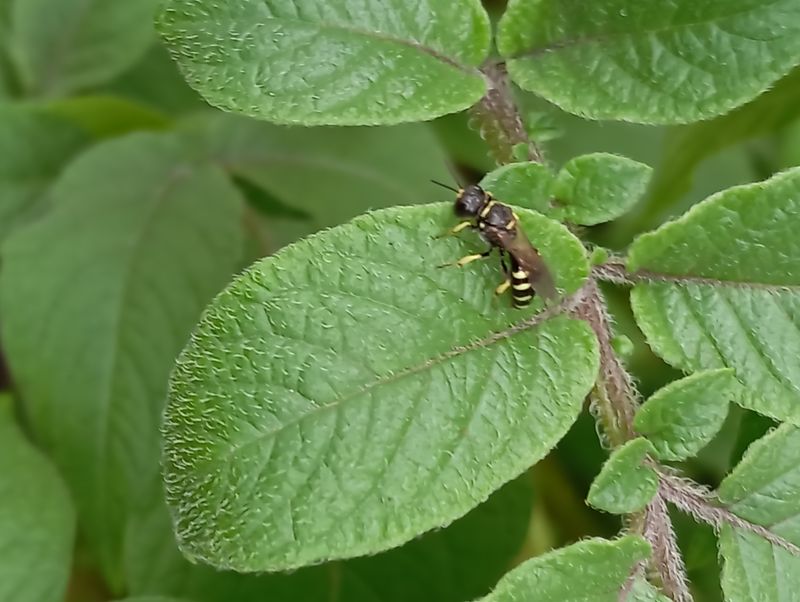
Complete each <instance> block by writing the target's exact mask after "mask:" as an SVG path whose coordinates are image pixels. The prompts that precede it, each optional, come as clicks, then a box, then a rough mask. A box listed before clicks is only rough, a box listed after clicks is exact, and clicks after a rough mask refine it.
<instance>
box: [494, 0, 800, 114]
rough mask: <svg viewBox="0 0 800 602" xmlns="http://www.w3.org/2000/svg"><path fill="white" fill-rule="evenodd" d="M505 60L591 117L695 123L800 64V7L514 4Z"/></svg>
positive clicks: (732, 1) (502, 31)
mask: <svg viewBox="0 0 800 602" xmlns="http://www.w3.org/2000/svg"><path fill="white" fill-rule="evenodd" d="M497 43H498V47H499V49H500V53H501V54H502V55H503V56H504V57H506V58H507V59H508V70H509V73H510V74H511V77H512V78H513V79H514V81H515V82H516V83H517V84H519V85H520V86H521V87H522V88H524V89H526V90H530V91H531V92H536V93H537V94H539V95H541V96H543V97H544V98H546V99H547V100H549V101H551V102H554V103H555V104H557V105H558V106H560V107H561V108H563V109H565V110H567V111H569V112H571V113H575V114H576V115H581V116H583V117H588V118H590V119H622V120H625V121H634V122H639V123H686V122H690V121H698V120H700V119H707V118H709V117H713V116H715V115H720V114H722V113H726V112H728V111H730V110H731V109H733V108H735V107H737V106H739V105H741V104H743V103H745V102H747V101H748V100H750V99H752V98H755V97H756V96H758V95H759V94H760V93H761V92H763V91H764V90H765V89H767V88H768V87H769V86H770V84H772V83H773V82H775V81H776V80H778V79H779V78H780V77H782V76H783V75H785V74H786V73H788V72H789V70H790V69H791V68H792V67H794V66H795V65H796V64H798V63H800V5H798V3H797V2H796V1H795V0H773V1H771V2H763V1H762V0H713V1H706V2H695V1H694V0H673V1H671V2H640V3H635V2H630V0H601V1H596V2H568V3H564V2H560V1H559V0H539V1H538V2H531V1H529V0H511V1H510V2H509V6H508V10H507V11H506V13H505V14H504V15H503V18H502V19H501V21H500V27H499V33H498V39H497Z"/></svg>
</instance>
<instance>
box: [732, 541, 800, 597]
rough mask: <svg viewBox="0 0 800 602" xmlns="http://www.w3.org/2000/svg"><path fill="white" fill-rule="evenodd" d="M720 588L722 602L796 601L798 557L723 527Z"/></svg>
mask: <svg viewBox="0 0 800 602" xmlns="http://www.w3.org/2000/svg"><path fill="white" fill-rule="evenodd" d="M719 551H720V555H721V556H722V558H723V563H722V577H721V580H722V589H723V591H724V592H725V600H726V602H762V601H766V600H786V601H787V602H789V601H792V600H797V594H798V592H800V558H799V557H797V556H794V555H793V554H791V553H790V552H789V551H787V550H785V549H783V548H782V547H780V546H776V545H773V544H771V543H769V542H768V541H766V540H764V539H763V538H761V537H759V536H758V535H755V534H753V533H751V532H749V531H745V530H741V529H735V528H734V527H731V526H730V525H723V526H722V528H721V530H720V536H719Z"/></svg>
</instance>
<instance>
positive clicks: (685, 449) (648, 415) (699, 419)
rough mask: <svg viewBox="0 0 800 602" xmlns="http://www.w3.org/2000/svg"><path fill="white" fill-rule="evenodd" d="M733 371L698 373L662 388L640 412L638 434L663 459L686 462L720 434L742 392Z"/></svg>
mask: <svg viewBox="0 0 800 602" xmlns="http://www.w3.org/2000/svg"><path fill="white" fill-rule="evenodd" d="M739 387H740V385H739V383H738V382H737V381H736V379H735V378H734V376H733V370H730V369H728V368H724V369H722V370H709V371H707V372H698V373H696V374H692V375H691V376H687V377H686V378H682V379H680V380H677V381H674V382H672V383H670V384H668V385H667V386H665V387H663V388H661V389H659V390H658V391H656V392H655V393H653V395H652V396H651V397H650V399H648V400H647V402H646V403H645V404H644V405H643V406H642V407H641V408H639V410H638V411H637V412H636V421H635V422H634V426H635V428H636V432H637V433H640V434H642V435H644V436H645V437H647V439H648V440H649V441H650V442H651V443H652V444H653V447H654V448H655V450H656V453H657V454H658V456H659V458H661V459H662V460H685V459H686V458H690V457H692V456H694V455H695V454H696V453H697V452H698V451H700V450H701V449H702V448H703V447H704V446H705V445H706V444H707V443H708V442H709V441H711V439H712V438H713V437H714V435H716V434H717V432H718V431H719V429H720V428H722V423H723V422H725V418H726V416H727V415H728V402H729V401H730V399H731V398H733V396H734V394H735V393H736V392H737V391H738V390H739Z"/></svg>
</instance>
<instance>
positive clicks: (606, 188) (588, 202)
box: [553, 153, 653, 226]
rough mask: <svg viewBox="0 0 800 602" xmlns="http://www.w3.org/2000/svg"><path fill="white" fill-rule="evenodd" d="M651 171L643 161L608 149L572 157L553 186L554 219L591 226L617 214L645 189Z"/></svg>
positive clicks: (629, 206)
mask: <svg viewBox="0 0 800 602" xmlns="http://www.w3.org/2000/svg"><path fill="white" fill-rule="evenodd" d="M652 171H653V170H652V169H651V168H650V167H648V166H647V165H645V164H644V163H639V162H638V161H633V160H632V159H627V158H625V157H618V156H617V155H610V154H608V153H594V154H591V155H582V156H580V157H576V158H574V159H572V160H571V161H569V162H568V163H567V164H566V165H565V166H564V167H563V168H562V170H561V172H559V174H558V177H557V178H556V181H555V185H554V187H553V196H554V197H555V198H554V200H553V205H554V206H555V210H556V212H557V214H560V215H561V217H559V218H558V219H561V220H562V221H568V222H572V223H574V224H581V225H584V226H593V225H595V224H600V223H603V222H609V221H611V220H613V219H615V218H617V217H619V216H620V215H622V214H624V213H626V212H627V211H628V210H629V209H630V208H631V207H633V205H634V204H635V203H636V202H637V201H638V200H639V199H640V198H641V197H642V195H643V194H644V193H645V191H646V190H647V185H648V183H649V182H650V175H651V173H652ZM553 217H555V215H554V216H553Z"/></svg>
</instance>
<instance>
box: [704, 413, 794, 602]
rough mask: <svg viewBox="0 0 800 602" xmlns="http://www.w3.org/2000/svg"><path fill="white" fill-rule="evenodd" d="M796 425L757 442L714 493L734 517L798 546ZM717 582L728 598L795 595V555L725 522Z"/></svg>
mask: <svg viewBox="0 0 800 602" xmlns="http://www.w3.org/2000/svg"><path fill="white" fill-rule="evenodd" d="M799 465H800V429H798V428H796V427H794V426H791V425H784V426H782V427H780V428H779V429H777V430H776V431H774V432H772V433H771V434H769V435H767V436H766V437H764V438H762V439H760V440H759V441H756V442H755V443H754V444H753V445H751V446H750V448H749V449H748V450H747V453H746V454H745V456H744V458H743V459H742V461H741V463H740V464H739V465H738V466H737V467H736V468H735V469H734V470H733V472H731V474H730V475H729V476H728V477H727V478H726V479H725V480H724V481H723V482H722V484H721V485H720V488H719V498H720V501H721V502H723V503H724V504H725V505H726V506H727V507H728V508H729V509H730V510H732V511H733V512H734V513H735V514H737V515H738V516H741V517H742V518H744V519H746V520H748V521H750V522H752V523H755V524H757V525H761V526H763V527H766V528H767V529H768V530H769V531H770V532H771V533H773V534H775V535H776V536H778V537H780V538H782V539H783V540H785V541H787V542H789V543H790V544H793V545H794V546H800V469H798V466H799ZM720 553H721V555H722V557H723V560H724V565H723V571H722V587H723V590H724V591H725V595H726V599H727V600H731V601H733V602H755V601H757V600H787V601H788V600H795V599H796V595H797V593H798V591H799V590H798V588H800V577H798V571H800V554H795V553H792V552H791V551H789V550H787V549H786V548H785V547H783V546H781V545H778V544H776V543H775V542H771V541H768V540H767V539H765V538H764V537H761V536H759V535H758V534H755V533H752V532H750V531H745V530H743V529H740V528H735V527H731V526H728V525H726V526H725V527H723V529H722V532H721V534H720Z"/></svg>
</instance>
